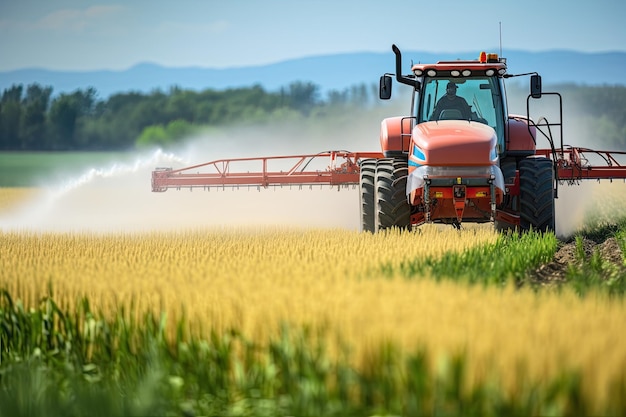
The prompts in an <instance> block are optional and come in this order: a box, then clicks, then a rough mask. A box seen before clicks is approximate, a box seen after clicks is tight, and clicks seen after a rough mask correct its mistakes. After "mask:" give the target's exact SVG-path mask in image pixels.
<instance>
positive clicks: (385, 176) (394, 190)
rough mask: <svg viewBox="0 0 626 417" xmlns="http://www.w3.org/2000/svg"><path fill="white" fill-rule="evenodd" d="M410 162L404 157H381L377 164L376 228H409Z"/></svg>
mask: <svg viewBox="0 0 626 417" xmlns="http://www.w3.org/2000/svg"><path fill="white" fill-rule="evenodd" d="M407 176H408V164H407V160H406V159H404V158H386V159H379V160H378V164H377V166H376V178H375V179H376V182H375V184H376V203H377V205H376V207H377V216H376V227H375V228H376V230H384V229H389V228H392V227H397V228H400V229H409V228H410V226H411V207H410V205H409V203H408V201H407V197H406V181H407Z"/></svg>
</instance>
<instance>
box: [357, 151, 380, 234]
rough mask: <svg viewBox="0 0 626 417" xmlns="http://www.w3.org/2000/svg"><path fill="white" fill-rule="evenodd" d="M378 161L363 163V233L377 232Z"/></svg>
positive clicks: (361, 185) (361, 184) (361, 178)
mask: <svg viewBox="0 0 626 417" xmlns="http://www.w3.org/2000/svg"><path fill="white" fill-rule="evenodd" d="M376 161H377V160H376V159H364V160H363V161H361V164H360V166H361V174H360V187H359V188H360V190H361V195H360V203H361V231H362V232H372V233H373V232H375V231H376V220H375V218H376V200H375V194H376V188H375V187H374V181H375V177H376Z"/></svg>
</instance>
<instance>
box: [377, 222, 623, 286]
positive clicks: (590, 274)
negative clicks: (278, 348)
mask: <svg viewBox="0 0 626 417" xmlns="http://www.w3.org/2000/svg"><path fill="white" fill-rule="evenodd" d="M607 238H614V239H615V240H616V243H617V245H618V247H619V251H620V252H621V253H624V252H625V251H626V221H624V220H621V221H618V222H616V223H610V224H603V225H596V226H595V228H589V227H588V228H585V229H582V230H581V231H579V232H578V233H577V234H576V235H574V236H573V237H572V238H571V241H573V242H574V244H575V247H576V249H575V255H576V256H575V259H573V261H574V262H572V263H570V264H568V265H564V266H563V267H564V269H565V271H564V277H563V278H564V279H563V280H562V281H561V280H559V282H558V283H559V285H560V287H562V286H563V285H566V286H570V287H572V288H574V289H575V291H576V292H577V293H579V294H581V295H584V294H586V293H587V292H589V291H593V290H600V291H605V292H607V293H608V294H612V295H623V294H624V293H626V264H625V263H624V261H623V260H622V262H621V263H619V262H617V263H616V262H614V261H611V260H608V259H605V258H604V257H603V256H602V254H601V253H600V251H599V249H598V248H597V247H596V248H595V249H594V250H593V251H592V253H591V254H587V253H586V252H585V250H584V248H583V242H584V240H585V239H589V240H592V241H597V242H602V241H605V240H606V239H607ZM567 243H569V242H561V241H559V240H558V239H557V238H556V236H555V235H554V234H552V233H547V234H542V233H537V232H529V233H523V234H518V233H507V234H501V235H499V236H498V238H497V240H496V242H495V243H493V244H484V245H479V246H475V247H473V248H471V249H468V250H465V251H462V252H447V253H445V254H444V255H443V256H440V257H436V258H434V257H427V258H422V259H414V260H411V261H408V262H403V263H402V264H401V265H400V266H399V267H395V268H394V266H393V265H391V264H385V265H383V266H382V267H381V269H380V271H381V273H382V274H385V275H388V276H392V275H394V274H397V273H399V274H400V275H401V276H405V277H407V278H413V277H416V276H430V277H434V278H435V279H437V280H440V279H452V280H457V281H460V282H466V283H472V284H477V283H482V284H485V285H488V284H497V285H504V284H507V283H512V284H514V285H517V286H520V285H535V284H536V283H537V282H536V279H535V278H534V277H533V275H532V271H534V270H536V269H537V268H539V267H540V266H542V265H546V264H548V263H550V262H551V261H552V260H553V258H554V255H555V253H556V251H557V250H558V249H559V248H560V247H562V246H564V245H565V244H567Z"/></svg>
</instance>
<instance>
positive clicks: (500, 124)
mask: <svg viewBox="0 0 626 417" xmlns="http://www.w3.org/2000/svg"><path fill="white" fill-rule="evenodd" d="M420 96H421V103H419V105H416V106H415V111H416V112H417V114H416V116H417V123H423V122H427V121H431V120H446V119H460V120H471V121H475V122H480V123H484V124H486V125H489V126H491V127H492V128H493V129H494V130H495V131H496V134H497V136H498V142H501V143H503V142H504V114H503V106H502V95H501V92H500V83H499V80H498V78H497V77H486V76H484V77H471V78H447V77H446V78H429V77H426V78H425V79H424V84H423V88H422V91H421V94H420Z"/></svg>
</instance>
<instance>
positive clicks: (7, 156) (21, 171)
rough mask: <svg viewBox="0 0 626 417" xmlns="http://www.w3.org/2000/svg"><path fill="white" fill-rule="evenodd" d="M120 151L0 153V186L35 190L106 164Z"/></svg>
mask: <svg viewBox="0 0 626 417" xmlns="http://www.w3.org/2000/svg"><path fill="white" fill-rule="evenodd" d="M128 155H129V154H126V153H123V152H0V187H36V186H41V185H42V184H43V185H50V180H51V179H52V180H55V179H62V178H63V176H64V175H76V174H77V172H78V173H81V172H82V171H84V170H87V169H89V168H93V167H102V166H103V164H105V165H104V166H107V165H110V164H112V163H113V162H115V161H119V160H120V159H123V160H125V159H126V158H128V157H129V156H128Z"/></svg>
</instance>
